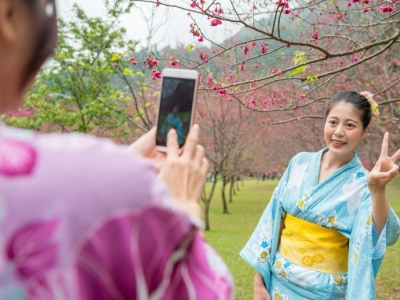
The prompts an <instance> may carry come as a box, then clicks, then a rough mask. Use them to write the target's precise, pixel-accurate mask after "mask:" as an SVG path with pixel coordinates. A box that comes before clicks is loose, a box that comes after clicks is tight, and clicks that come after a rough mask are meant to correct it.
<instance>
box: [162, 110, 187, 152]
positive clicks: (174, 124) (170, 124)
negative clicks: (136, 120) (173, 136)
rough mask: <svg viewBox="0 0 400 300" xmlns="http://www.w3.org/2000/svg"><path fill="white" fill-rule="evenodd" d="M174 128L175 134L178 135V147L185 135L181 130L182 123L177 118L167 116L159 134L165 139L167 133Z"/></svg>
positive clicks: (172, 115) (170, 115)
mask: <svg viewBox="0 0 400 300" xmlns="http://www.w3.org/2000/svg"><path fill="white" fill-rule="evenodd" d="M171 128H174V129H175V130H176V133H177V135H178V143H179V144H180V145H182V144H183V135H184V133H185V130H184V128H183V122H182V120H181V118H180V117H179V116H174V114H172V113H171V114H168V116H167V118H166V119H165V121H164V124H163V126H162V128H161V133H162V134H163V135H164V136H165V137H167V134H168V131H169V130H170V129H171Z"/></svg>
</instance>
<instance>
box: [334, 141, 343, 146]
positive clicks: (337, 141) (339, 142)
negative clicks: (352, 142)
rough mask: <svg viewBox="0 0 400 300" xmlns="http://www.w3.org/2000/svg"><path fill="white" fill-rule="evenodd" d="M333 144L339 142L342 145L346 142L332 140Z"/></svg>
mask: <svg viewBox="0 0 400 300" xmlns="http://www.w3.org/2000/svg"><path fill="white" fill-rule="evenodd" d="M333 142H334V143H335V144H341V145H344V144H346V142H339V141H333Z"/></svg>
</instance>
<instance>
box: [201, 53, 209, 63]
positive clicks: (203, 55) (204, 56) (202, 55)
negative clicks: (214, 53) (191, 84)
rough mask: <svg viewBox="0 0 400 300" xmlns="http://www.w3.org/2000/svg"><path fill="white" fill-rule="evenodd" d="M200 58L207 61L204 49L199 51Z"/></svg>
mask: <svg viewBox="0 0 400 300" xmlns="http://www.w3.org/2000/svg"><path fill="white" fill-rule="evenodd" d="M200 59H201V60H202V61H203V62H208V54H207V53H205V52H204V51H201V52H200Z"/></svg>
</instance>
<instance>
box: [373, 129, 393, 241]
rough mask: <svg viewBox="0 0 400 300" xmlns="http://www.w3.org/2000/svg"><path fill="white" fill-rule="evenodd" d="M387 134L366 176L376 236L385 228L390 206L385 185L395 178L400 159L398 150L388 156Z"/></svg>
mask: <svg viewBox="0 0 400 300" xmlns="http://www.w3.org/2000/svg"><path fill="white" fill-rule="evenodd" d="M388 144H389V133H387V132H386V133H385V136H384V137H383V143H382V150H381V155H380V157H379V160H378V161H377V163H376V164H375V166H374V168H373V169H372V171H371V172H370V173H369V174H368V187H369V190H370V192H371V199H372V220H373V224H374V229H375V232H376V234H377V235H378V236H379V235H380V234H381V232H382V230H383V228H384V227H385V224H386V220H387V218H388V215H389V211H390V205H389V201H388V199H387V197H386V185H387V184H388V183H389V182H390V181H391V180H392V179H393V178H394V177H396V176H397V174H398V171H399V166H398V165H396V164H395V162H396V160H398V159H399V158H400V150H398V151H397V152H396V153H395V154H394V155H393V156H392V157H389V156H388Z"/></svg>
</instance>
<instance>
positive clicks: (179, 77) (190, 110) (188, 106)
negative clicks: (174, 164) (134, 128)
mask: <svg viewBox="0 0 400 300" xmlns="http://www.w3.org/2000/svg"><path fill="white" fill-rule="evenodd" d="M198 79H199V74H198V72H197V71H194V70H186V69H172V68H167V69H164V70H163V71H162V85H161V93H160V98H159V101H158V113H157V134H156V149H157V150H158V151H162V152H166V145H167V135H168V131H169V130H170V129H172V128H173V129H175V130H176V133H177V135H178V143H179V147H180V148H182V147H183V145H184V144H185V141H186V136H187V134H188V132H189V129H190V127H191V126H192V124H193V119H194V109H195V102H196V96H197V86H198Z"/></svg>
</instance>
